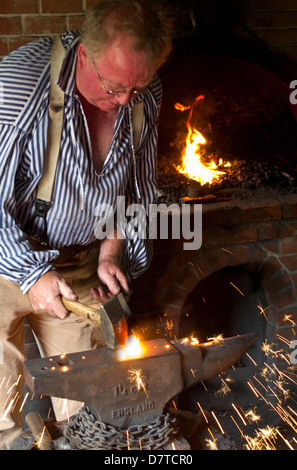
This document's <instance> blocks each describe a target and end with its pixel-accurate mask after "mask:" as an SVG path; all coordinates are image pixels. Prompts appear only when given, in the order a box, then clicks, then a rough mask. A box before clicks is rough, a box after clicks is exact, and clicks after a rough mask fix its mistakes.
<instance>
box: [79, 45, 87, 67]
mask: <svg viewBox="0 0 297 470" xmlns="http://www.w3.org/2000/svg"><path fill="white" fill-rule="evenodd" d="M87 58H88V57H87V53H86V50H85V48H84V46H83V44H82V43H80V44H79V45H78V48H77V66H78V67H79V68H83V67H84V65H85V63H86V61H87Z"/></svg>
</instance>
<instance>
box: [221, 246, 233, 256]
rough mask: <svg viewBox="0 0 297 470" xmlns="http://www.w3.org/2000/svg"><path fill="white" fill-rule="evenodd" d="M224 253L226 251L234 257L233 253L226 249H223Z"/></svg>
mask: <svg viewBox="0 0 297 470" xmlns="http://www.w3.org/2000/svg"><path fill="white" fill-rule="evenodd" d="M222 251H226V252H227V253H230V255H233V253H232V251H229V250H227V249H226V248H222Z"/></svg>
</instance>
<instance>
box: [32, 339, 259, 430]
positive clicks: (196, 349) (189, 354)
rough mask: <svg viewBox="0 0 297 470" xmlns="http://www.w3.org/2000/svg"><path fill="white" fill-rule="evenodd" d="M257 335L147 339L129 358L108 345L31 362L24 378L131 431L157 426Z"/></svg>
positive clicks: (34, 387) (236, 357)
mask: <svg viewBox="0 0 297 470" xmlns="http://www.w3.org/2000/svg"><path fill="white" fill-rule="evenodd" d="M257 336H258V335H257V334H247V335H241V336H234V337H231V338H226V339H222V340H220V341H217V342H216V341H212V342H207V343H202V344H199V343H198V344H193V342H191V341H190V340H188V339H187V338H184V339H178V340H174V341H167V340H166V339H156V340H151V341H144V342H142V343H141V345H142V352H141V354H140V355H139V356H138V357H136V358H133V359H126V360H120V359H118V358H117V354H116V351H114V350H111V349H109V348H107V347H103V348H100V349H95V350H90V351H85V352H79V353H71V354H68V355H67V356H65V357H64V356H62V357H61V356H52V357H46V358H42V359H33V360H29V361H25V363H24V375H25V379H26V381H27V383H28V385H29V387H30V388H31V390H32V391H33V392H36V393H38V394H44V395H48V396H54V397H60V398H68V399H72V400H78V401H82V402H85V403H86V404H88V405H89V406H90V407H91V409H92V411H93V412H94V413H95V414H96V415H97V417H98V419H99V420H100V421H102V422H104V423H107V424H111V425H113V426H116V427H117V428H121V429H128V427H129V426H131V425H139V424H148V423H151V422H153V421H154V420H155V419H156V418H157V417H159V416H160V415H162V413H163V411H164V407H165V405H166V403H167V402H168V401H169V400H170V399H172V398H173V397H175V396H176V395H178V394H179V393H180V392H181V391H183V390H185V389H187V388H189V387H191V386H192V385H194V384H197V383H198V382H201V381H206V380H210V379H212V378H213V377H216V376H218V375H220V374H221V373H222V372H224V371H225V370H227V369H228V368H229V367H231V365H232V364H234V363H235V362H236V361H238V360H239V359H240V358H241V356H242V355H243V354H244V353H245V352H246V350H247V349H248V348H249V347H250V346H251V344H252V343H253V342H254V341H255V339H256V338H257Z"/></svg>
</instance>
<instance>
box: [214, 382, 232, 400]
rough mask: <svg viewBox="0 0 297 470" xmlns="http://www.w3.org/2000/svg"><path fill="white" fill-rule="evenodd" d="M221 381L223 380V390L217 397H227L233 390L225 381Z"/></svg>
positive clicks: (216, 393) (221, 389) (218, 391)
mask: <svg viewBox="0 0 297 470" xmlns="http://www.w3.org/2000/svg"><path fill="white" fill-rule="evenodd" d="M221 380H222V385H221V388H220V389H219V390H217V391H216V392H215V395H216V396H223V397H225V396H226V395H227V393H229V392H231V388H230V387H229V385H228V384H227V383H226V381H225V380H223V379H221Z"/></svg>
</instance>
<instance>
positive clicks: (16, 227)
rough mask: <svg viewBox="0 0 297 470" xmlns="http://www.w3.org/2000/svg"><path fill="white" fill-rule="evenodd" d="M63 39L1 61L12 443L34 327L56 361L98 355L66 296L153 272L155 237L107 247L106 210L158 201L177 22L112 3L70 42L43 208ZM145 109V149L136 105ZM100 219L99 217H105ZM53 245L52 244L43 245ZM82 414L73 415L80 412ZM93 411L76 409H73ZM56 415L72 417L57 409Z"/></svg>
mask: <svg viewBox="0 0 297 470" xmlns="http://www.w3.org/2000/svg"><path fill="white" fill-rule="evenodd" d="M52 41H53V38H52V37H49V38H42V39H40V40H37V41H34V42H32V43H30V44H28V45H26V46H23V47H21V48H20V49H18V50H16V51H15V52H13V53H11V54H10V55H9V56H7V57H6V58H5V59H4V60H3V61H2V62H1V64H0V83H1V90H3V96H1V102H0V174H1V180H0V298H1V306H0V310H1V311H0V346H1V356H0V359H1V360H0V447H2V448H3V447H5V446H9V442H10V441H11V440H13V439H14V438H15V437H16V436H17V434H18V433H19V432H20V431H21V429H22V417H21V412H20V406H21V404H22V387H23V377H22V362H23V359H24V332H23V320H24V316H25V315H27V318H28V321H29V323H30V325H31V327H32V329H33V331H34V333H35V335H36V338H37V340H38V344H39V346H40V351H41V352H42V354H44V355H45V356H50V355H56V354H61V353H70V352H75V351H82V350H87V349H91V348H97V347H100V346H102V345H103V344H104V338H103V337H102V331H100V329H99V328H98V327H96V328H95V327H94V326H93V325H92V324H90V322H88V321H87V320H81V319H79V318H78V317H77V316H76V315H75V314H73V313H71V312H68V311H67V310H66V309H65V307H64V305H63V303H62V301H61V296H64V297H65V298H67V299H69V300H77V299H79V300H80V301H81V302H84V303H87V304H91V303H94V302H97V301H99V300H103V301H104V300H106V299H107V298H108V296H109V295H115V294H117V293H118V292H119V290H120V289H121V290H122V291H123V292H124V293H125V294H126V295H127V296H128V295H129V292H130V280H131V278H135V277H137V276H139V275H140V274H142V273H143V271H144V270H145V269H146V268H147V267H148V265H149V263H150V260H151V257H152V250H151V245H150V240H148V239H145V238H140V237H138V236H137V233H133V234H127V233H124V234H123V233H121V236H119V234H118V233H117V231H118V230H120V229H118V228H117V226H116V225H115V227H114V234H113V235H114V236H109V237H105V238H103V239H102V240H98V236H97V237H96V230H95V228H96V225H98V221H99V222H100V216H101V215H102V217H103V214H100V208H101V207H104V204H108V205H109V206H112V207H116V202H117V197H118V196H124V197H125V204H126V205H127V206H129V205H131V204H132V203H133V202H137V203H140V204H142V205H144V207H145V208H147V207H148V205H149V204H150V203H152V201H153V199H154V194H155V178H156V175H155V156H156V145H157V135H158V130H157V125H158V118H159V110H160V103H161V84H160V81H159V78H158V76H157V71H158V69H159V68H160V66H161V65H162V64H163V63H164V61H165V60H166V58H167V56H168V54H169V53H170V49H171V40H170V26H169V22H168V20H167V19H166V16H165V15H164V14H163V13H162V11H161V9H160V8H159V7H157V6H156V4H155V2H152V1H149V2H146V1H140V0H139V1H134V0H108V1H100V2H99V3H98V5H97V6H96V7H94V8H92V9H90V10H89V11H88V12H87V15H86V18H85V22H84V26H83V29H82V32H81V33H79V32H67V33H65V34H64V35H63V36H62V43H63V46H64V48H65V55H64V58H63V61H62V66H61V67H60V69H59V74H58V85H59V87H60V89H61V90H62V91H63V92H64V118H63V127H62V135H61V143H60V144H59V145H60V147H59V158H58V164H57V171H56V174H55V178H54V186H53V197H52V203H51V204H50V206H47V212H46V216H44V214H43V215H42V214H40V213H37V214H36V209H35V200H36V195H37V189H38V186H39V182H40V178H41V175H42V173H43V170H44V160H45V154H46V150H47V148H48V146H49V145H50V143H49V138H48V133H47V132H48V123H49V117H48V105H49V94H50V71H51V63H52V61H51V49H52ZM139 102H142V103H143V114H142V115H141V119H142V121H141V122H142V124H141V133H140V136H139V142H138V143H137V146H136V145H135V142H134V140H133V139H134V137H135V136H134V132H133V125H134V121H133V119H134V118H133V109H134V107H135V106H136V105H137V103H139ZM98 212H99V213H98ZM41 242H42V243H41ZM71 406H72V408H71ZM80 406H81V405H80V404H78V403H72V404H71V403H70V404H68V409H67V413H68V414H69V415H71V414H73V413H76V412H77V411H78V409H79V407H80ZM55 413H56V419H57V420H58V421H59V420H61V419H65V418H66V415H65V414H64V415H63V414H62V409H60V410H59V409H58V408H57V407H56V408H55Z"/></svg>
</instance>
